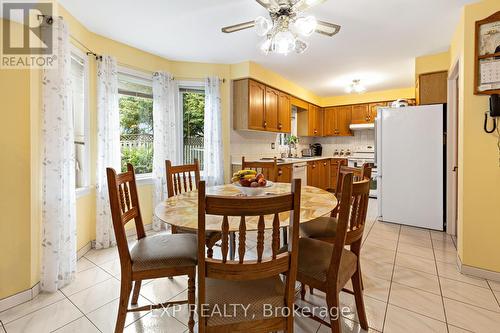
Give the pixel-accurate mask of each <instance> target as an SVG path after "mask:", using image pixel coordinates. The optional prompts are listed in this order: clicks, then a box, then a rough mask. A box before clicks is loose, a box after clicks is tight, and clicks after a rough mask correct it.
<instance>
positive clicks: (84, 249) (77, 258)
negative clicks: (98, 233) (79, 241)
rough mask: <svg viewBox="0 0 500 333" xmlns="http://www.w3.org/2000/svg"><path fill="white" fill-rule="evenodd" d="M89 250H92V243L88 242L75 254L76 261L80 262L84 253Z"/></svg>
mask: <svg viewBox="0 0 500 333" xmlns="http://www.w3.org/2000/svg"><path fill="white" fill-rule="evenodd" d="M90 249H92V242H88V243H87V244H85V246H84V247H82V248H81V249H80V250H78V251H77V252H76V260H80V259H81V258H82V257H83V256H84V255H85V253H87V252H89V251H90Z"/></svg>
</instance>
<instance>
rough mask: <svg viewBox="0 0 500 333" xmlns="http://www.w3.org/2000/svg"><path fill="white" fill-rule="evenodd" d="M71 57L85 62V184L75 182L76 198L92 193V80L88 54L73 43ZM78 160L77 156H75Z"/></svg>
mask: <svg viewBox="0 0 500 333" xmlns="http://www.w3.org/2000/svg"><path fill="white" fill-rule="evenodd" d="M70 54H71V58H75V59H76V60H78V61H81V63H82V64H83V96H84V98H83V101H84V106H83V122H84V124H83V137H84V139H83V142H84V144H85V149H84V157H83V159H84V161H83V163H82V164H83V166H84V172H83V179H84V183H85V186H82V187H76V184H75V193H76V198H77V199H78V198H80V197H83V196H85V195H88V194H89V193H90V187H91V185H90V105H89V102H90V96H89V92H90V82H89V76H90V67H89V58H88V56H87V54H86V53H85V52H84V51H82V50H81V49H79V48H78V47H76V46H75V45H71V50H70ZM75 160H76V158H75Z"/></svg>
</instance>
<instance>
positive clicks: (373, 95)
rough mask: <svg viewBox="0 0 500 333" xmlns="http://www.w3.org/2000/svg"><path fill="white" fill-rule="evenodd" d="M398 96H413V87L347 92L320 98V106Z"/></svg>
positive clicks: (397, 97) (366, 101)
mask: <svg viewBox="0 0 500 333" xmlns="http://www.w3.org/2000/svg"><path fill="white" fill-rule="evenodd" d="M399 98H415V88H414V87H410V88H404V89H391V90H382V91H368V92H365V93H363V94H349V95H342V96H331V97H323V98H321V106H336V105H349V104H358V103H370V102H380V101H392V100H396V99H399Z"/></svg>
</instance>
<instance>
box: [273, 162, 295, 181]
mask: <svg viewBox="0 0 500 333" xmlns="http://www.w3.org/2000/svg"><path fill="white" fill-rule="evenodd" d="M292 166H293V165H292V164H284V165H279V166H278V179H277V180H276V181H277V182H278V183H291V182H292Z"/></svg>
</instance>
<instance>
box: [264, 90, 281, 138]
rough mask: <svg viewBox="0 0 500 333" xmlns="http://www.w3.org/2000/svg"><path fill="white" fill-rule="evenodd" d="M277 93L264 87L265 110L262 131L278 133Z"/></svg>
mask: <svg viewBox="0 0 500 333" xmlns="http://www.w3.org/2000/svg"><path fill="white" fill-rule="evenodd" d="M279 94H280V93H279V91H278V90H276V89H273V88H270V87H266V94H265V99H264V101H265V108H264V109H265V110H264V129H265V130H267V131H272V132H277V131H278V102H279Z"/></svg>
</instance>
